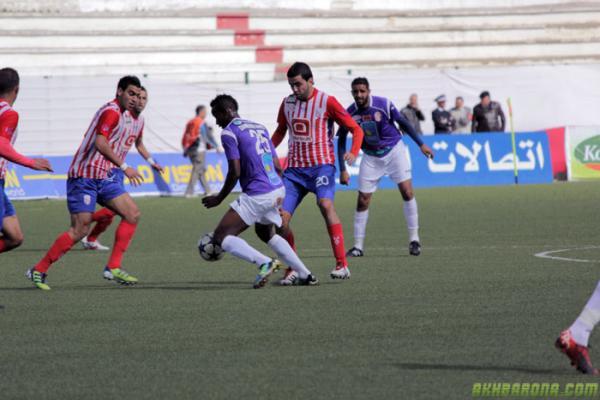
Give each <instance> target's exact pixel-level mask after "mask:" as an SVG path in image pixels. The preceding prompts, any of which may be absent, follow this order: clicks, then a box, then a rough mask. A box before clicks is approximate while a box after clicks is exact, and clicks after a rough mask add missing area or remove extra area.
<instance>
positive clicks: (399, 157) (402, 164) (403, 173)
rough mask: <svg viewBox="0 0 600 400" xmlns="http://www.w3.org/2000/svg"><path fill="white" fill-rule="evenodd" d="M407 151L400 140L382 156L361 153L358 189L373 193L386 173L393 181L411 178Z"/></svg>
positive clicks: (403, 180)
mask: <svg viewBox="0 0 600 400" xmlns="http://www.w3.org/2000/svg"><path fill="white" fill-rule="evenodd" d="M407 152H408V148H407V147H406V145H405V144H404V142H402V140H401V141H399V142H398V144H396V145H395V146H394V148H393V149H392V150H390V152H389V153H387V154H386V155H385V156H383V157H374V156H370V155H368V154H363V157H362V161H361V162H360V168H359V172H358V190H359V191H361V192H362V193H374V192H375V191H376V190H377V184H378V183H379V181H380V180H381V178H383V177H384V176H386V175H387V176H389V177H390V179H391V180H393V181H394V182H395V183H401V182H405V181H407V180H409V179H411V178H412V172H411V165H410V161H409V160H408V155H407Z"/></svg>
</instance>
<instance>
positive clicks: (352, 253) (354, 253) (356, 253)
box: [346, 247, 365, 257]
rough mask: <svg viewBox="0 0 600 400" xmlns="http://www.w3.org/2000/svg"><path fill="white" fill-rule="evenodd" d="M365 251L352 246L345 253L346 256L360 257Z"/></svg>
mask: <svg viewBox="0 0 600 400" xmlns="http://www.w3.org/2000/svg"><path fill="white" fill-rule="evenodd" d="M364 255H365V253H364V252H363V251H362V250H361V249H359V248H358V247H353V248H351V249H350V250H348V252H347V253H346V257H362V256H364Z"/></svg>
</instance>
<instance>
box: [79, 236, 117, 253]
mask: <svg viewBox="0 0 600 400" xmlns="http://www.w3.org/2000/svg"><path fill="white" fill-rule="evenodd" d="M81 245H82V246H83V248H84V249H86V250H101V251H107V250H110V247H107V246H104V245H102V244H100V242H99V241H97V240H94V241H93V242H90V241H88V240H87V236H86V237H84V238H83V239H81Z"/></svg>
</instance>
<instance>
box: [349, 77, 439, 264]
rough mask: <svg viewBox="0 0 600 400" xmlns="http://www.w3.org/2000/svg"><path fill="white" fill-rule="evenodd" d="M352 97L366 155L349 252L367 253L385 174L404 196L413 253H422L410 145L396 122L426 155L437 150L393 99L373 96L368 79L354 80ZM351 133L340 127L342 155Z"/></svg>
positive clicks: (353, 113) (353, 253)
mask: <svg viewBox="0 0 600 400" xmlns="http://www.w3.org/2000/svg"><path fill="white" fill-rule="evenodd" d="M352 97H354V104H352V105H351V106H350V107H348V113H350V115H352V118H354V120H355V121H356V122H358V123H359V124H360V126H361V128H362V130H363V132H364V134H365V135H364V139H363V142H362V150H363V153H364V154H363V158H362V161H361V163H360V168H359V176H358V201H357V204H356V213H355V214H354V247H352V248H351V249H350V250H349V251H348V256H351V257H362V256H363V255H364V241H365V235H366V230H367V219H368V218H369V203H370V202H371V197H372V196H373V193H375V191H376V190H377V184H378V183H379V180H380V179H381V178H382V177H383V176H385V175H387V176H389V177H390V178H391V179H392V180H393V181H394V182H396V184H397V185H398V189H400V193H401V195H402V198H403V199H404V217H405V219H406V225H407V226H408V236H409V242H410V244H409V246H408V249H409V253H410V254H411V255H413V256H418V255H419V254H421V243H420V240H419V213H418V210H417V200H416V199H415V197H414V194H413V188H412V180H411V167H410V163H409V161H408V158H407V156H406V151H407V149H406V145H405V144H404V143H403V142H402V133H401V132H400V130H398V128H397V127H396V124H398V125H399V126H400V128H401V129H402V131H403V132H406V133H407V134H408V135H409V136H410V137H411V139H412V140H414V141H415V143H416V144H417V145H418V146H419V148H420V149H421V152H423V154H424V155H425V156H427V157H431V158H433V152H432V151H431V149H430V148H429V147H428V146H427V145H426V144H424V143H423V141H422V140H421V138H420V137H419V135H418V134H417V132H416V131H415V129H414V128H413V126H412V125H411V124H410V122H409V121H408V120H407V119H406V117H405V116H404V115H403V114H402V113H401V112H399V111H398V109H397V108H396V107H395V106H394V104H392V102H391V101H390V100H389V99H386V98H385V97H378V96H371V89H370V88H369V81H368V80H367V78H356V79H354V80H353V81H352ZM347 134H348V130H347V129H346V128H344V127H340V129H339V131H338V135H339V139H338V157H339V155H341V154H344V153H345V152H346V136H347ZM339 161H340V183H341V184H342V185H347V184H348V182H349V180H350V175H349V174H348V171H346V165H345V163H344V160H342V159H340V160H339Z"/></svg>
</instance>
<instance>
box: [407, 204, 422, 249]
mask: <svg viewBox="0 0 600 400" xmlns="http://www.w3.org/2000/svg"><path fill="white" fill-rule="evenodd" d="M404 218H405V219H406V226H407V227H408V241H409V242H412V241H415V240H416V241H417V242H419V209H418V208H417V199H415V198H414V197H413V199H412V200H409V201H405V202H404Z"/></svg>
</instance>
